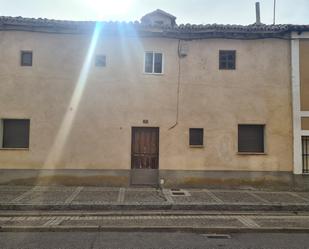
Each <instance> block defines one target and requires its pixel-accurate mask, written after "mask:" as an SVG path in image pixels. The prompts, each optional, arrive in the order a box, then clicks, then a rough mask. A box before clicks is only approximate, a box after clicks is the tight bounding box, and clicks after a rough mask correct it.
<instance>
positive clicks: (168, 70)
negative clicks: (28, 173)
mask: <svg viewBox="0 0 309 249" xmlns="http://www.w3.org/2000/svg"><path fill="white" fill-rule="evenodd" d="M89 41H90V37H89V36H87V35H56V34H44V33H31V32H13V31H11V32H0V48H1V49H0V56H1V58H2V61H4V62H5V63H1V64H0V84H1V91H0V118H30V119H31V131H30V149H29V150H0V168H19V169H27V168H33V169H41V168H49V169H53V168H57V169H60V168H61V169H130V160H131V158H130V156H131V155H130V153H131V127H133V126H150V127H160V160H159V167H160V169H178V170H248V171H291V170H292V135H291V134H292V125H291V123H292V121H291V91H290V67H289V65H290V55H289V51H290V48H289V42H288V41H284V40H274V39H264V40H254V41H241V40H222V39H221V40H213V39H212V40H197V41H188V42H187V43H188V48H189V52H188V56H187V57H185V58H182V59H181V61H180V68H181V70H180V71H181V76H180V98H179V120H178V125H177V126H175V128H173V129H169V128H170V127H171V126H173V125H174V124H175V121H176V120H175V119H176V109H177V108H176V99H177V84H178V68H179V66H178V56H177V46H178V40H176V39H175V40H173V39H160V38H141V39H137V38H132V37H131V38H119V37H105V36H102V37H100V39H99V41H98V44H97V47H96V51H95V53H104V54H106V56H107V67H106V68H96V67H94V61H93V60H92V64H91V66H90V70H89V74H88V76H89V77H88V80H87V84H86V86H85V89H84V91H83V93H82V97H81V100H80V104H79V106H78V108H77V110H76V116H75V119H74V122H73V125H72V127H71V129H68V131H69V132H67V136H61V139H63V138H66V139H63V141H66V143H65V145H64V147H63V149H62V150H61V152H62V153H60V154H58V156H59V157H58V156H57V158H54V159H55V160H53V162H52V163H49V164H45V162H46V159H47V158H48V155H49V153H50V152H51V148H53V147H52V145H53V143H54V141H55V137H56V135H57V132H58V130H59V128H60V126H61V121H62V120H63V118H64V115H65V113H66V110H67V109H68V105H69V103H70V98H71V96H72V93H73V90H74V87H75V85H76V82H77V81H78V78H79V74H80V71H81V68H82V65H83V61H84V58H85V56H86V53H87V47H88V45H89ZM219 49H233V50H234V49H235V50H237V66H236V70H232V71H229V70H219V69H218V68H219V66H218V54H219ZM20 50H33V55H34V58H33V67H20V65H19V64H20ZM151 50H154V51H161V52H163V53H164V75H147V74H144V73H143V59H144V51H151ZM75 109H76V106H72V108H71V109H69V113H70V112H74V111H75ZM144 119H147V120H149V123H148V124H147V125H145V124H143V122H142V121H143V120H144ZM238 123H242V124H243V123H249V124H255V123H256V124H265V125H266V134H265V137H266V154H265V155H247V156H245V155H238V154H237V124H238ZM190 127H191V128H192V127H196V128H204V134H205V146H204V147H203V148H190V147H189V145H188V143H189V142H188V140H189V139H188V131H189V128H190ZM54 148H61V146H57V144H56V146H55V147H54Z"/></svg>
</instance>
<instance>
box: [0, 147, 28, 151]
mask: <svg viewBox="0 0 309 249" xmlns="http://www.w3.org/2000/svg"><path fill="white" fill-rule="evenodd" d="M0 150H24V151H29V150H30V149H29V148H0Z"/></svg>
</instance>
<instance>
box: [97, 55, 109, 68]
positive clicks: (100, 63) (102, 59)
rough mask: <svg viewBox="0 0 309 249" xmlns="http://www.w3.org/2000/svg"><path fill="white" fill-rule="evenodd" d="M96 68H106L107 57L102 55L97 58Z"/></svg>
mask: <svg viewBox="0 0 309 249" xmlns="http://www.w3.org/2000/svg"><path fill="white" fill-rule="evenodd" d="M95 66H96V67H106V55H103V54H100V55H96V57H95Z"/></svg>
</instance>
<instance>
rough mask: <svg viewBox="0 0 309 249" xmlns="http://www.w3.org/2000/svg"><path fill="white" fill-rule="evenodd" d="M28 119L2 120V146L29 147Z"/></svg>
mask: <svg viewBox="0 0 309 249" xmlns="http://www.w3.org/2000/svg"><path fill="white" fill-rule="evenodd" d="M29 130H30V120H29V119H3V120H2V132H3V133H2V148H29Z"/></svg>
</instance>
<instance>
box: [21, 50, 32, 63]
mask: <svg viewBox="0 0 309 249" xmlns="http://www.w3.org/2000/svg"><path fill="white" fill-rule="evenodd" d="M21 65H22V66H30V67H31V66H32V51H21Z"/></svg>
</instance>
